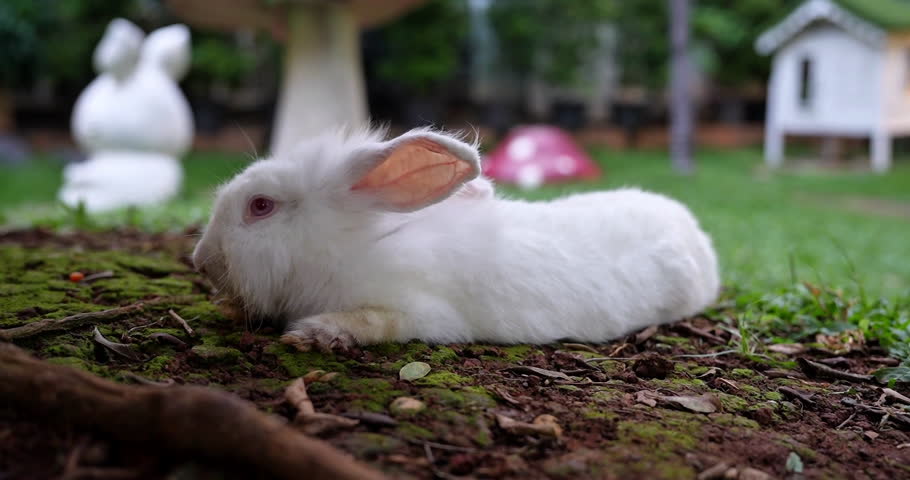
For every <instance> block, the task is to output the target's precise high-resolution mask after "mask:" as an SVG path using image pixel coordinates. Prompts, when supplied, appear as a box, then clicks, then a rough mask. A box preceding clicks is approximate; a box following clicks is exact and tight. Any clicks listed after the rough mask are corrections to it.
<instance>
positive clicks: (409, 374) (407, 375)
mask: <svg viewBox="0 0 910 480" xmlns="http://www.w3.org/2000/svg"><path fill="white" fill-rule="evenodd" d="M428 373H430V366H429V365H428V364H426V363H424V362H411V363H409V364H407V365H405V366H403V367H401V370H399V371H398V377H399V378H401V379H402V380H407V381H411V380H417V379H418V378H423V377H425V376H427V374H428Z"/></svg>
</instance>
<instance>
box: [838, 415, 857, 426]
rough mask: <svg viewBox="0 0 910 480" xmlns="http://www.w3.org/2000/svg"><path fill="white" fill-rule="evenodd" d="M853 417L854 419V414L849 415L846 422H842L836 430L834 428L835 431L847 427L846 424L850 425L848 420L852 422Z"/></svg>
mask: <svg viewBox="0 0 910 480" xmlns="http://www.w3.org/2000/svg"><path fill="white" fill-rule="evenodd" d="M853 417H856V412H853V413H851V414H850V416H849V417H847V419H846V420H844V421H843V422H841V424H840V425H838V426H837V428H835V430H840V429H842V428H844V426H845V425H847V424H848V423H850V420H853Z"/></svg>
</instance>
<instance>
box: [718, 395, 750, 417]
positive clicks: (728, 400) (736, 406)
mask: <svg viewBox="0 0 910 480" xmlns="http://www.w3.org/2000/svg"><path fill="white" fill-rule="evenodd" d="M714 395H715V396H717V397H718V398H719V399H720V403H721V405H723V407H724V411H726V412H741V411H743V410H746V409H748V408H749V402H748V401H746V400H744V399H743V398H740V397H737V396H736V395H730V394H728V393H723V392H714Z"/></svg>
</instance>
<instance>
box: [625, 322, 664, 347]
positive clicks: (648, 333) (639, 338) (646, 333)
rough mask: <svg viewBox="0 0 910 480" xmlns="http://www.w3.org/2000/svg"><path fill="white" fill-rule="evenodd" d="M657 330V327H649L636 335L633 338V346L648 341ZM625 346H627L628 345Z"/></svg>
mask: <svg viewBox="0 0 910 480" xmlns="http://www.w3.org/2000/svg"><path fill="white" fill-rule="evenodd" d="M657 328H658V327H657V325H651V326H650V327H648V328H646V329H644V330H642V331H640V332H638V333H636V334H635V337H634V338H633V340H634V342H635V345H641V344H642V343H645V342H646V341H648V339H649V338H651V337H653V336H654V334H655V333H657ZM625 345H628V343H626V344H625Z"/></svg>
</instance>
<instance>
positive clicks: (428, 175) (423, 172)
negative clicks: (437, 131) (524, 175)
mask: <svg viewBox="0 0 910 480" xmlns="http://www.w3.org/2000/svg"><path fill="white" fill-rule="evenodd" d="M472 170H473V166H472V165H471V164H470V163H469V162H466V161H464V160H462V159H460V158H458V157H456V156H455V155H452V154H451V153H449V151H448V150H446V149H445V148H443V147H442V146H441V145H439V144H438V143H436V142H433V141H431V140H427V139H417V140H412V141H410V142H407V143H405V144H403V145H401V146H399V147H397V148H395V150H393V151H392V153H391V154H390V155H389V156H388V157H386V159H385V160H383V162H382V163H380V164H379V165H377V166H376V167H374V168H373V170H371V171H370V172H369V173H368V174H367V175H366V176H365V177H363V178H362V179H361V180H360V181H359V182H357V184H355V185H354V186H353V187H352V188H351V189H352V190H362V191H368V192H369V193H371V194H372V195H375V196H377V197H379V199H380V200H381V201H382V202H383V203H385V204H386V205H388V206H391V207H393V208H395V209H399V210H416V209H418V208H421V207H424V206H427V205H429V204H431V203H434V202H437V201H439V200H442V199H443V198H445V197H446V196H448V195H449V194H450V193H451V192H452V190H453V189H455V187H457V186H459V185H461V184H462V183H463V182H464V181H465V179H466V178H467V177H469V176H470V175H471V174H472V173H473V172H472Z"/></svg>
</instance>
